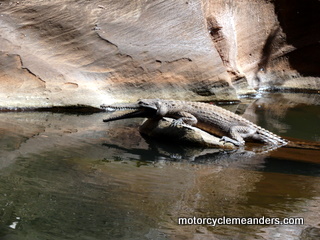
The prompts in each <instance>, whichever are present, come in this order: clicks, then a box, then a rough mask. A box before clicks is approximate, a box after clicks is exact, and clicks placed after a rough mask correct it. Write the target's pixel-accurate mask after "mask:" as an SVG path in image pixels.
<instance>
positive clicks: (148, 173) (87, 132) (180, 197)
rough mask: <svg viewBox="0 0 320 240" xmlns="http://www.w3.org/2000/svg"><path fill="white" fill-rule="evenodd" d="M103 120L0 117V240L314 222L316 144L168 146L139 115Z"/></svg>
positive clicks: (232, 231) (289, 230)
mask: <svg viewBox="0 0 320 240" xmlns="http://www.w3.org/2000/svg"><path fill="white" fill-rule="evenodd" d="M256 104H258V105H261V103H259V102H258V103H254V104H252V105H251V108H250V107H249V108H247V110H246V114H247V115H250V114H249V113H250V111H251V110H252V109H255V108H256V107H257V106H258V105H256ZM265 106H268V105H265ZM232 107H234V106H232ZM239 109H241V108H239ZM259 109H267V108H259ZM293 109H294V111H296V112H299V111H300V110H299V111H298V110H297V109H296V108H293ZM304 109H305V108H304ZM314 109H315V111H316V109H318V110H317V111H319V108H316V107H314ZM266 111H268V110H266ZM318 113H319V112H318ZM318 113H315V115H316V118H317V117H319V116H318V115H317V114H318ZM259 114H262V113H261V112H259ZM305 114H306V113H305V112H303V111H302V112H301V115H305ZM251 116H254V115H251ZM259 116H261V115H259ZM262 116H264V117H266V118H268V117H269V116H270V115H268V114H266V113H264V114H262ZM283 116H284V118H282V119H281V118H279V119H278V121H279V122H280V123H283V124H284V126H287V125H289V126H291V123H290V121H291V120H290V119H286V116H290V114H285V115H283ZM295 116H296V115H295ZM103 117H104V114H101V113H95V114H92V115H75V114H69V115H68V114H58V113H46V112H42V113H36V112H33V113H24V112H21V113H1V114H0V129H1V139H0V143H1V150H0V207H1V208H0V238H1V239H208V238H209V239H211V238H213V237H216V238H217V239H230V238H231V237H233V238H236V239H251V238H255V239H273V238H275V236H279V237H281V238H282V239H285V238H291V239H294V238H298V236H299V234H300V232H301V231H302V230H303V229H305V228H306V227H308V226H309V227H319V226H318V224H319V215H318V213H319V210H320V209H319V208H320V207H319V206H320V194H319V186H320V184H319V183H320V178H319V176H320V166H319V159H316V157H317V156H318V155H319V152H318V151H312V150H309V151H302V150H296V149H285V148H281V149H277V150H276V151H273V152H271V153H266V154H252V152H250V151H234V152H225V151H219V150H216V149H199V148H191V147H182V146H172V144H169V145H168V144H164V143H159V142H155V141H151V140H145V139H143V138H142V137H141V136H140V134H139V133H138V131H137V127H138V126H139V124H140V120H134V121H132V120H129V121H121V122H120V121H119V122H112V123H109V124H105V123H103V122H102V119H103ZM314 117H315V116H314V115H312V117H310V119H314ZM259 119H260V118H259ZM298 119H299V118H298ZM311 121H313V120H311ZM289 123H290V124H289ZM302 125H305V119H304V120H303V124H302V123H300V126H302ZM279 126H282V125H279ZM310 128H311V127H310ZM300 129H301V127H300ZM281 131H283V129H281ZM302 131H304V127H302ZM316 131H317V130H314V131H313V136H311V137H310V139H311V140H315V139H314V138H317V136H319V132H318V133H317V132H316ZM284 134H286V132H284ZM293 137H300V136H296V135H294V136H293ZM183 216H185V217H193V216H197V217H221V216H230V217H232V216H235V217H237V216H243V217H245V216H248V217H261V216H267V217H290V216H296V217H304V218H305V225H296V226H268V225H265V226H262V225H260V226H259V225H258V226H238V225H234V226H227V225H225V226H216V227H212V226H205V225H204V226H201V225H195V226H193V225H188V226H179V225H177V217H183Z"/></svg>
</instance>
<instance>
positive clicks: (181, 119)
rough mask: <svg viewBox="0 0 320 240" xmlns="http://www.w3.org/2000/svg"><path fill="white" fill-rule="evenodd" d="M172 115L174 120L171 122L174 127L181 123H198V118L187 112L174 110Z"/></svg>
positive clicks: (191, 124)
mask: <svg viewBox="0 0 320 240" xmlns="http://www.w3.org/2000/svg"><path fill="white" fill-rule="evenodd" d="M174 115H175V116H174V118H175V119H176V120H174V121H173V122H172V123H171V125H172V126H174V127H175V126H178V125H181V124H183V123H184V124H187V125H190V126H194V125H196V124H197V123H198V119H197V118H196V117H195V116H193V115H192V114H190V113H188V112H176V113H175V114H174Z"/></svg>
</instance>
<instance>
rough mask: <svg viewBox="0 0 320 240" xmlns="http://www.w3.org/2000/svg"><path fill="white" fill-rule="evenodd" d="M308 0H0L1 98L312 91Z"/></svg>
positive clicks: (313, 19)
mask: <svg viewBox="0 0 320 240" xmlns="http://www.w3.org/2000/svg"><path fill="white" fill-rule="evenodd" d="M319 10H320V2H319V1H317V0H306V1H299V0H276V1H269V0H241V1H231V0H184V1H176V0H166V1H164V0H154V1H144V0H136V1H131V0H103V1H102V0H92V1H85V0H80V1H77V0H67V1H66V0H63V1H62V0H56V1H49V0H41V1H39V0H31V1H6V0H5V1H1V2H0V83H1V90H0V107H2V108H7V107H51V106H67V105H88V106H94V107H97V106H99V105H100V104H101V103H111V102H118V101H135V100H137V99H138V98H154V97H159V98H160V97H161V98H174V99H186V100H216V99H218V100H234V99H237V98H239V96H241V95H244V94H252V93H254V92H255V90H256V89H261V88H273V87H282V88H298V89H313V90H320V81H319V76H320V68H319V55H320V47H319V40H320V32H319V23H320V21H319V20H320V15H319Z"/></svg>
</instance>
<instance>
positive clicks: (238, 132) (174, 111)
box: [101, 99, 289, 147]
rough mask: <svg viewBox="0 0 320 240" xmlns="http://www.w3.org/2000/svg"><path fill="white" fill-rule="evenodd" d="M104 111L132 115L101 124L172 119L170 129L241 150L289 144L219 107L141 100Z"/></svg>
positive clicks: (115, 105) (107, 108)
mask: <svg viewBox="0 0 320 240" xmlns="http://www.w3.org/2000/svg"><path fill="white" fill-rule="evenodd" d="M101 108H104V109H106V110H107V111H112V110H128V109H131V110H133V111H132V112H129V113H126V114H123V115H118V116H111V117H109V118H107V119H104V120H103V122H109V121H115V120H119V119H125V118H136V117H142V118H153V119H161V118H163V117H168V118H173V119H174V121H173V122H172V125H173V126H177V125H179V124H187V125H191V126H194V127H197V128H199V129H202V130H204V131H206V132H208V133H210V134H212V135H215V136H219V137H221V141H224V142H231V143H232V144H234V145H235V146H239V147H240V146H244V145H245V143H246V142H245V140H248V141H254V142H262V143H265V144H268V145H273V146H278V147H281V146H285V145H287V144H288V143H289V141H288V140H286V139H283V138H281V137H280V136H278V135H276V134H274V133H272V132H270V131H268V130H266V129H264V128H262V127H260V126H258V125H256V124H254V123H252V122H250V121H249V120H247V119H245V118H243V117H241V116H240V115H237V114H235V113H233V112H230V111H228V110H226V109H224V108H222V107H219V106H216V105H213V104H208V103H202V102H189V101H179V100H163V99H141V100H139V101H138V102H137V103H136V104H114V105H101Z"/></svg>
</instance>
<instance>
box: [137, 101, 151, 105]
mask: <svg viewBox="0 0 320 240" xmlns="http://www.w3.org/2000/svg"><path fill="white" fill-rule="evenodd" d="M138 104H139V105H149V104H148V103H146V102H144V101H142V100H140V101H139V102H138Z"/></svg>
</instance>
